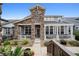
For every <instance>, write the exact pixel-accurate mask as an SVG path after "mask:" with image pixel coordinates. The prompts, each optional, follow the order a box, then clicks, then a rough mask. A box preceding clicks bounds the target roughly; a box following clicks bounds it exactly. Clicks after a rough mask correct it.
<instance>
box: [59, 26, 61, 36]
mask: <svg viewBox="0 0 79 59" xmlns="http://www.w3.org/2000/svg"><path fill="white" fill-rule="evenodd" d="M59 34H60V35H61V26H60V27H59Z"/></svg>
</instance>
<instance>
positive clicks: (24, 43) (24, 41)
mask: <svg viewBox="0 0 79 59" xmlns="http://www.w3.org/2000/svg"><path fill="white" fill-rule="evenodd" d="M28 43H29V41H28V40H27V39H23V40H22V42H21V44H22V45H26V44H28Z"/></svg>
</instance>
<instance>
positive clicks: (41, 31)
mask: <svg viewBox="0 0 79 59" xmlns="http://www.w3.org/2000/svg"><path fill="white" fill-rule="evenodd" d="M40 39H41V40H44V23H41V25H40Z"/></svg>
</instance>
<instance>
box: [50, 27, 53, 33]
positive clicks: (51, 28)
mask: <svg viewBox="0 0 79 59" xmlns="http://www.w3.org/2000/svg"><path fill="white" fill-rule="evenodd" d="M50 34H53V26H50Z"/></svg>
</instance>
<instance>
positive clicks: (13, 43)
mask: <svg viewBox="0 0 79 59" xmlns="http://www.w3.org/2000/svg"><path fill="white" fill-rule="evenodd" d="M10 44H11V45H18V41H16V40H12V41H10Z"/></svg>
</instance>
